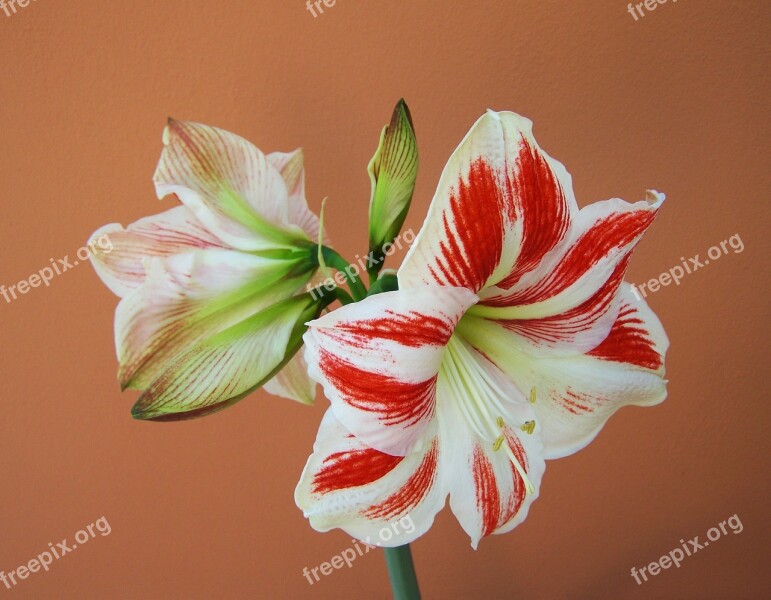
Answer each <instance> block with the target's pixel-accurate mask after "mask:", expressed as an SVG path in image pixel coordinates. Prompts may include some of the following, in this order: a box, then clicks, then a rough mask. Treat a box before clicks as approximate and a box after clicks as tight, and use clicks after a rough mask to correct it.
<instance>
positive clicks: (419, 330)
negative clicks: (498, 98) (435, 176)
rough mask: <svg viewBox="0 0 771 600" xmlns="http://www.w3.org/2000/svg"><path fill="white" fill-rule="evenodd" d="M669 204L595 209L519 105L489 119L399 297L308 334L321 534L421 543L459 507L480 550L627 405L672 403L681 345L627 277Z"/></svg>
mask: <svg viewBox="0 0 771 600" xmlns="http://www.w3.org/2000/svg"><path fill="white" fill-rule="evenodd" d="M663 200H664V196H663V195H662V194H658V193H656V192H648V196H647V199H646V200H645V201H640V202H637V203H634V204H629V203H627V202H624V201H622V200H619V199H613V200H608V201H604V202H598V203H596V204H592V205H589V206H587V207H585V208H583V209H581V210H579V209H578V206H577V204H576V201H575V197H574V194H573V189H572V184H571V178H570V175H569V174H568V172H567V171H566V170H565V168H564V167H563V166H562V165H561V164H560V163H559V162H557V161H555V160H554V159H552V158H551V157H549V156H548V155H547V154H546V153H545V152H543V150H541V148H540V147H539V146H538V144H537V143H536V141H535V139H534V138H533V135H532V124H531V123H530V121H528V120H527V119H524V118H522V117H520V116H518V115H516V114H513V113H507V112H504V113H495V112H491V111H489V112H488V113H487V114H485V115H484V116H483V117H482V118H481V119H479V121H477V123H476V124H475V125H474V127H473V128H472V129H471V131H470V132H469V133H468V135H467V136H466V138H465V139H464V140H463V141H462V143H461V144H460V146H459V147H458V148H457V150H456V151H455V152H454V154H453V155H452V157H451V158H450V161H449V163H448V164H447V166H446V167H445V169H444V172H443V174H442V177H441V180H440V183H439V187H438V189H437V192H436V195H435V196H434V199H433V201H432V204H431V207H430V209H429V214H428V217H427V219H426V222H425V224H424V226H423V228H422V230H421V232H420V234H419V235H418V237H417V239H416V241H415V243H414V245H413V247H412V248H411V249H410V252H409V253H408V255H407V257H406V258H405V261H404V264H403V265H402V267H401V269H400V270H399V274H398V278H399V288H400V289H399V290H398V291H394V292H388V293H383V294H379V295H375V296H371V297H369V298H367V299H366V300H364V301H362V302H359V303H356V304H351V305H348V306H344V307H342V308H340V309H338V310H337V311H335V312H333V313H331V314H328V315H325V316H324V317H322V318H320V319H318V320H316V321H313V322H311V323H310V324H309V329H308V331H307V333H306V334H305V338H304V339H305V343H306V354H305V355H306V360H307V362H308V364H309V368H310V374H311V376H312V377H313V379H315V380H316V381H318V382H319V383H321V384H322V386H323V388H324V391H325V393H326V396H327V397H328V398H329V400H330V402H331V407H330V409H329V411H328V412H327V414H326V416H325V417H324V420H323V422H322V424H321V427H320V430H319V433H318V437H317V440H316V443H315V445H314V452H313V454H312V456H311V457H310V459H309V461H308V464H307V465H306V468H305V471H304V473H303V475H302V478H301V481H300V483H299V484H298V487H297V490H296V492H295V499H296V502H297V504H298V506H299V507H300V508H301V509H302V510H303V511H304V513H305V515H306V516H307V517H308V518H309V519H310V522H311V524H312V526H313V527H314V528H316V529H317V530H319V531H327V530H329V529H332V528H335V527H339V528H342V529H344V530H345V531H347V532H348V533H349V534H351V535H353V536H355V537H357V538H360V539H364V540H369V541H370V542H371V543H376V542H379V538H378V532H379V531H380V530H381V529H382V528H383V527H384V526H385V525H387V524H389V523H390V522H392V521H394V520H395V519H399V518H402V517H404V516H405V515H407V514H409V515H411V517H412V520H413V522H414V523H415V524H416V527H415V529H414V531H413V532H412V533H411V534H409V533H407V532H400V534H401V535H395V536H394V537H392V538H391V539H390V540H389V541H383V545H386V546H396V545H402V544H405V543H409V542H410V541H412V540H413V539H415V538H417V537H419V536H420V535H422V534H423V533H425V532H426V531H427V530H428V528H429V527H430V526H431V523H432V521H433V518H434V515H435V514H436V513H437V512H438V511H439V510H440V509H441V508H442V507H443V506H444V504H445V502H446V500H447V497H448V495H449V498H450V507H451V509H452V511H453V512H454V513H455V515H456V517H457V518H458V520H459V521H460V523H461V525H462V527H463V528H464V530H465V531H466V532H467V533H468V535H469V536H470V537H471V540H472V545H473V546H474V547H476V546H477V544H478V542H479V540H480V539H481V538H482V537H484V536H486V535H489V534H492V533H503V532H505V531H509V530H510V529H512V528H513V527H514V526H516V525H517V524H518V523H520V522H521V521H522V520H524V518H525V516H526V514H527V511H528V509H529V507H530V504H531V503H532V502H533V500H535V498H536V497H537V495H538V489H539V485H540V481H541V477H542V475H543V472H544V466H545V462H544V461H545V459H550V458H559V457H562V456H566V455H568V454H571V453H573V452H576V451H577V450H579V449H581V448H583V447H584V446H585V445H586V444H588V443H589V442H590V441H591V440H592V439H593V438H594V437H595V436H596V435H597V433H598V432H599V430H600V429H601V428H602V426H603V425H604V424H605V422H606V421H607V420H608V418H609V417H610V416H611V415H612V414H613V413H614V412H615V411H616V410H617V409H618V408H620V407H621V406H623V405H626V404H636V405H643V406H647V405H653V404H657V403H659V402H661V401H662V400H663V399H664V397H665V395H666V382H665V380H664V379H663V376H664V354H665V351H666V349H667V346H668V340H667V337H666V335H665V333H664V331H663V329H662V327H661V324H660V323H659V321H658V319H657V318H656V317H655V315H654V314H653V313H652V312H651V311H650V309H649V308H648V307H647V306H646V305H645V303H644V302H642V301H638V300H635V299H634V298H633V296H632V294H631V291H630V287H629V285H628V284H626V283H624V282H623V278H624V274H625V271H626V268H627V264H628V263H629V259H630V256H631V252H632V250H633V248H634V247H635V245H636V244H637V242H638V241H639V240H640V238H641V237H642V235H643V233H644V232H645V230H646V229H647V228H648V227H649V226H650V224H651V223H652V221H653V219H654V217H655V216H656V213H657V211H658V209H659V207H660V205H661V203H662V202H663Z"/></svg>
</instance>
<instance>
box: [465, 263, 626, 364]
mask: <svg viewBox="0 0 771 600" xmlns="http://www.w3.org/2000/svg"><path fill="white" fill-rule="evenodd" d="M627 258H628V257H627ZM628 262H629V261H628V260H623V261H622V262H621V263H619V264H618V265H617V266H616V270H615V271H614V272H613V274H612V275H611V276H610V278H609V279H608V280H607V281H606V282H605V283H604V284H603V285H602V287H601V288H600V289H599V290H598V291H597V292H596V293H595V294H594V295H593V296H592V297H591V298H589V299H588V300H586V301H585V302H583V303H581V304H579V305H578V306H576V307H575V308H571V309H568V310H566V311H565V312H563V313H560V314H556V315H550V316H546V317H539V318H530V319H516V318H508V319H495V318H488V319H485V321H486V323H484V324H483V325H482V326H483V327H491V326H495V327H500V328H503V329H505V330H506V331H507V332H510V333H511V334H513V335H511V336H510V339H509V343H510V344H511V346H512V347H513V348H517V349H519V350H522V351H524V352H528V353H530V354H535V355H547V356H555V355H557V354H565V355H575V354H577V353H582V352H588V351H589V350H591V349H593V348H594V347H596V346H598V345H599V344H600V343H601V342H602V341H603V340H604V339H605V338H606V337H608V334H609V333H610V330H611V327H613V324H614V323H615V322H616V318H617V317H618V311H619V308H620V306H621V296H620V295H619V293H618V289H619V286H620V285H621V282H622V280H623V278H624V274H625V273H626V266H627V264H628ZM486 308H487V307H486ZM500 312H502V311H499V310H498V309H492V310H490V309H489V308H487V312H485V313H484V314H493V317H494V316H496V313H500ZM507 312H512V313H513V312H515V311H507ZM481 318H482V317H479V316H477V315H476V314H475V313H474V310H473V309H472V310H471V311H469V314H467V315H465V316H464V318H463V319H462V320H461V323H460V325H459V327H458V331H459V332H460V333H462V332H463V331H466V330H467V329H469V328H472V329H473V328H476V327H479V326H480V319H481Z"/></svg>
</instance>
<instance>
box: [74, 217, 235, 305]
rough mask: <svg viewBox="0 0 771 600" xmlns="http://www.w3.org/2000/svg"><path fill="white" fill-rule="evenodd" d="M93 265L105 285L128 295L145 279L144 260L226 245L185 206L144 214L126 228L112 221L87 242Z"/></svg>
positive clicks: (116, 293)
mask: <svg viewBox="0 0 771 600" xmlns="http://www.w3.org/2000/svg"><path fill="white" fill-rule="evenodd" d="M88 244H89V246H91V247H92V248H93V249H95V251H93V252H92V253H91V263H92V264H93V265H94V269H95V270H96V272H97V274H98V275H99V277H100V278H101V279H102V281H103V282H104V284H105V285H106V286H107V287H108V288H110V290H111V291H112V292H113V293H114V294H115V295H117V296H120V297H123V296H126V295H127V294H128V293H129V292H131V291H133V290H135V289H136V288H138V287H139V286H140V285H142V283H143V282H144V280H145V265H144V262H145V259H146V258H150V257H153V256H159V257H165V256H170V255H172V254H180V253H183V252H190V251H192V250H202V249H211V248H219V249H224V248H226V246H225V244H224V243H223V242H222V241H221V240H219V239H218V238H217V237H216V236H215V235H213V234H212V233H210V232H209V231H208V230H207V229H206V228H205V227H204V226H203V225H201V223H200V222H199V221H198V220H197V219H196V218H195V216H194V215H193V213H192V212H191V211H190V210H189V209H188V208H187V207H185V206H177V207H175V208H172V209H171V210H167V211H166V212H163V213H161V214H158V215H153V216H151V217H145V218H144V219H140V220H139V221H137V222H135V223H132V224H131V225H129V226H128V227H127V228H125V229H124V228H123V227H122V226H121V225H118V224H112V225H106V226H105V227H102V228H101V229H99V230H98V231H96V232H95V233H94V234H93V235H92V236H91V238H90V240H89V242H88Z"/></svg>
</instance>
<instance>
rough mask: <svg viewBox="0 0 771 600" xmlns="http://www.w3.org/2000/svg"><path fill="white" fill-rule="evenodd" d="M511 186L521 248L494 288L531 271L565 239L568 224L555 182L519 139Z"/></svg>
mask: <svg viewBox="0 0 771 600" xmlns="http://www.w3.org/2000/svg"><path fill="white" fill-rule="evenodd" d="M511 187H512V189H513V191H514V197H515V198H516V201H517V204H516V207H517V213H518V216H519V218H520V219H521V221H522V229H523V231H522V246H521V249H520V253H519V256H518V257H517V262H516V264H515V265H514V268H513V269H512V271H511V273H509V274H508V275H507V276H506V277H505V278H504V279H503V280H502V281H500V282H499V283H498V284H497V285H498V287H500V288H503V289H507V288H510V287H512V286H513V285H514V284H516V283H517V282H518V281H519V279H520V278H521V277H522V275H524V274H525V273H528V272H530V271H532V270H533V269H534V268H535V267H536V266H537V265H538V263H540V262H541V259H543V257H544V255H546V253H547V252H549V251H550V250H551V249H552V248H554V247H555V246H556V245H557V244H558V243H559V242H560V241H561V240H562V238H564V237H565V233H566V232H567V231H568V229H569V227H570V223H571V219H570V212H569V210H568V203H567V201H566V200H565V194H564V192H563V191H562V187H561V186H560V183H559V181H557V178H556V177H555V175H554V173H553V172H552V170H551V167H550V166H549V163H548V162H546V159H545V158H544V157H543V155H541V153H540V152H539V150H538V148H533V147H532V146H531V145H530V144H529V142H528V141H527V140H525V139H524V138H523V140H522V142H521V147H520V151H519V156H518V157H517V160H516V170H515V175H514V179H513V181H512V182H511Z"/></svg>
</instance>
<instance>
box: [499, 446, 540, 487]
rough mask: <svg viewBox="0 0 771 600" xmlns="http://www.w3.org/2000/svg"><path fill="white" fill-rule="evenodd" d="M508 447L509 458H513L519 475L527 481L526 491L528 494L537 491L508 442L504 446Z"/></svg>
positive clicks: (512, 460)
mask: <svg viewBox="0 0 771 600" xmlns="http://www.w3.org/2000/svg"><path fill="white" fill-rule="evenodd" d="M503 447H504V448H505V449H506V454H508V455H509V458H510V459H511V462H512V463H514V468H515V469H516V470H517V473H519V476H520V477H521V478H522V481H524V482H525V491H526V492H527V493H528V494H533V493H535V486H533V484H532V483H531V482H530V479H528V477H527V473H525V470H524V469H523V468H522V465H521V464H519V460H517V457H516V456H514V452H512V451H511V448H510V447H509V445H508V443H507V444H505V445H504V446H503Z"/></svg>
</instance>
